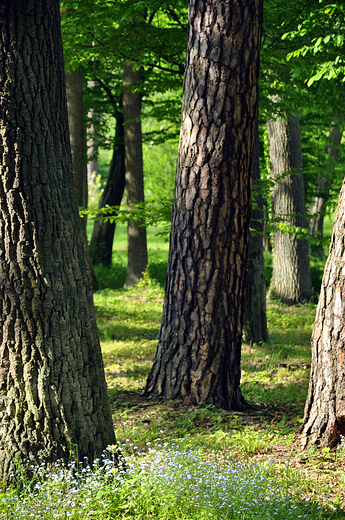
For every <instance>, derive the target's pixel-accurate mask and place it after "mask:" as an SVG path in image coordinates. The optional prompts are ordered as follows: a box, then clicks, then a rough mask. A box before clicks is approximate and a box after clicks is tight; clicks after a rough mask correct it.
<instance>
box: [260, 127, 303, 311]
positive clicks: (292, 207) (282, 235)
mask: <svg viewBox="0 0 345 520" xmlns="http://www.w3.org/2000/svg"><path fill="white" fill-rule="evenodd" d="M267 132H268V139H269V154H270V166H271V176H272V180H274V181H275V186H274V188H273V193H272V203H273V217H274V218H275V219H280V220H281V221H280V222H279V224H278V229H277V230H276V231H275V232H274V237H273V272H272V282H271V290H273V294H274V295H275V297H276V298H277V299H278V300H281V301H282V302H284V303H287V304H295V303H305V302H308V301H310V298H311V288H312V286H311V277H310V267H309V248H308V242H307V240H304V239H297V236H296V233H295V232H294V231H293V230H294V229H295V228H296V227H300V228H304V229H306V228H307V219H306V209H305V197H304V184H303V170H302V148H301V135H300V128H299V121H298V118H297V117H288V118H287V119H284V118H282V117H279V118H277V119H276V120H270V121H268V123H267ZM279 226H282V227H283V229H284V228H285V232H284V231H283V230H280V229H279Z"/></svg>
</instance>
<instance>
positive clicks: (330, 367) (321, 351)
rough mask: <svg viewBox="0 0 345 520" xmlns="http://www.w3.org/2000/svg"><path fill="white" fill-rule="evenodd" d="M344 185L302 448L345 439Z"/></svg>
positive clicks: (318, 328) (314, 342)
mask: <svg viewBox="0 0 345 520" xmlns="http://www.w3.org/2000/svg"><path fill="white" fill-rule="evenodd" d="M344 264H345V185H344V184H343V187H342V190H341V192H340V197H339V202H338V209H337V215H336V219H335V222H334V226H333V235H332V241H331V245H330V251H329V257H328V260H327V262H326V266H325V271H324V275H323V279H322V284H321V292H320V298H319V303H318V307H317V311H316V318H315V324H314V330H313V335H312V364H311V373H310V383H309V393H308V398H307V402H306V405H305V411H304V422H303V425H302V427H301V430H300V443H301V447H302V448H306V447H307V446H310V445H313V444H316V445H321V446H322V445H328V446H334V445H335V444H337V443H338V442H339V441H340V435H343V436H345V341H344V338H345V334H344V333H345V327H344V309H345V297H344V296H345V272H344Z"/></svg>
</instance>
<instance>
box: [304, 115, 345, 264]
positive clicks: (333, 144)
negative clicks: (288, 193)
mask: <svg viewBox="0 0 345 520" xmlns="http://www.w3.org/2000/svg"><path fill="white" fill-rule="evenodd" d="M342 135H343V133H342V131H341V130H340V128H339V124H338V123H337V120H336V119H334V120H333V121H332V125H331V128H330V131H329V137H328V140H329V143H328V145H327V146H326V149H325V155H326V161H325V164H324V166H323V168H322V171H321V172H320V173H319V175H318V177H317V181H316V187H315V195H314V198H313V201H312V203H311V206H310V214H311V215H312V218H311V219H310V223H309V228H310V232H311V235H312V237H315V238H317V239H318V240H319V241H320V242H319V244H312V245H311V246H310V251H311V252H312V253H313V254H314V255H315V256H318V257H319V258H324V256H325V252H324V249H323V243H322V242H323V220H324V217H325V211H326V205H327V202H328V199H329V190H330V189H331V187H332V184H333V173H334V167H335V164H336V162H337V160H338V155H339V145H340V142H341V138H342Z"/></svg>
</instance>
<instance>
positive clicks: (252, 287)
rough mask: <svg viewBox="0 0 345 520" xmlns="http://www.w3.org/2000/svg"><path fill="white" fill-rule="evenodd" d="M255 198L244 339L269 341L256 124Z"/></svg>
mask: <svg viewBox="0 0 345 520" xmlns="http://www.w3.org/2000/svg"><path fill="white" fill-rule="evenodd" d="M253 192H254V195H253V199H254V202H255V204H256V207H255V208H253V209H252V212H251V221H250V222H251V223H250V227H251V229H252V230H253V231H252V234H250V235H249V245H248V263H247V282H246V292H245V299H244V313H243V314H244V319H243V339H244V341H245V342H246V343H259V342H260V341H265V342H268V341H269V337H268V330H267V314H266V282H265V261H264V248H263V231H264V223H263V220H262V219H263V213H264V212H263V200H262V196H261V184H260V166H259V128H258V124H257V125H256V131H255V143H254V168H253Z"/></svg>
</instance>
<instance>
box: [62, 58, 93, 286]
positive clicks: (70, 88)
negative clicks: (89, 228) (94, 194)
mask: <svg viewBox="0 0 345 520" xmlns="http://www.w3.org/2000/svg"><path fill="white" fill-rule="evenodd" d="M66 95H67V110H68V124H69V130H70V142H71V150H72V162H73V178H74V187H75V191H76V195H77V201H78V206H80V207H82V208H86V207H87V205H88V190H87V167H86V153H85V121H84V103H83V78H82V74H81V69H80V67H78V68H77V69H76V70H74V71H72V72H68V73H67V74H66ZM81 223H82V228H83V232H84V235H85V242H86V244H87V235H86V224H87V218H86V216H84V217H83V218H81ZM86 247H87V258H88V262H89V266H90V270H91V278H92V287H93V289H94V291H96V290H97V289H98V282H97V278H96V275H95V272H94V269H93V263H92V259H91V255H90V251H89V248H88V245H87V246H86Z"/></svg>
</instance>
